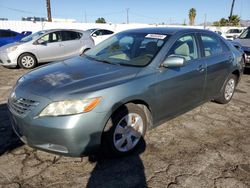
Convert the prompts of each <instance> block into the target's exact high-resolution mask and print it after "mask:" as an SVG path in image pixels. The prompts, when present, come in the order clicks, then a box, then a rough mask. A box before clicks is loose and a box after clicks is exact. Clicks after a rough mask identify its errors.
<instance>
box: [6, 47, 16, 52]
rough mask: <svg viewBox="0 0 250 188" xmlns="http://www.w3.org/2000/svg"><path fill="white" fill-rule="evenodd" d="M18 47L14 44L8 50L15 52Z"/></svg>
mask: <svg viewBox="0 0 250 188" xmlns="http://www.w3.org/2000/svg"><path fill="white" fill-rule="evenodd" d="M16 49H17V46H12V47H9V48H7V49H6V51H7V52H13V51H15V50H16Z"/></svg>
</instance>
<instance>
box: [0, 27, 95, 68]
mask: <svg viewBox="0 0 250 188" xmlns="http://www.w3.org/2000/svg"><path fill="white" fill-rule="evenodd" d="M93 46H94V41H93V39H92V38H91V37H90V36H89V35H88V33H86V32H84V31H81V30H69V29H51V30H43V31H39V32H36V33H34V34H32V35H30V36H28V37H25V38H23V39H22V40H21V41H20V42H16V43H12V44H8V45H5V46H3V47H1V48H0V64H1V65H3V66H5V67H16V66H17V65H19V66H20V67H22V68H25V69H31V68H34V67H35V66H36V65H37V64H38V63H42V62H51V61H58V60H64V59H68V58H70V57H73V56H77V55H80V54H82V53H83V52H84V51H86V50H88V49H90V48H92V47H93Z"/></svg>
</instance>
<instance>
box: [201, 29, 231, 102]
mask: <svg viewBox="0 0 250 188" xmlns="http://www.w3.org/2000/svg"><path fill="white" fill-rule="evenodd" d="M200 41H201V46H202V56H203V58H202V59H203V60H204V61H206V63H207V81H206V87H205V92H206V98H211V97H214V96H216V95H218V93H219V91H220V89H221V88H222V86H223V84H224V82H225V80H226V78H227V76H228V74H229V71H230V66H231V63H232V61H233V54H232V53H231V51H230V50H229V49H228V47H227V46H226V45H225V44H224V43H223V41H221V39H220V38H219V37H217V36H215V35H209V34H201V35H200Z"/></svg>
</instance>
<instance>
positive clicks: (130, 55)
mask: <svg viewBox="0 0 250 188" xmlns="http://www.w3.org/2000/svg"><path fill="white" fill-rule="evenodd" d="M169 37H170V35H166V34H155V33H138V32H135V33H132V32H123V33H119V34H116V35H114V36H112V37H110V38H109V39H107V40H105V41H104V42H102V43H100V44H98V45H97V46H96V47H94V48H92V49H90V50H89V51H87V52H86V53H85V56H87V57H88V58H92V59H95V60H97V61H101V62H104V63H111V64H120V65H125V66H146V65H148V64H149V63H150V62H151V60H152V59H153V58H154V57H155V55H156V54H157V53H158V52H159V50H160V49H161V48H162V46H163V45H164V43H165V42H166V41H167V40H168V39H169Z"/></svg>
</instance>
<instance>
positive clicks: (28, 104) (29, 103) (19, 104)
mask: <svg viewBox="0 0 250 188" xmlns="http://www.w3.org/2000/svg"><path fill="white" fill-rule="evenodd" d="M8 104H9V107H10V109H11V111H13V112H14V113H16V114H17V115H19V116H24V115H26V114H27V113H28V112H29V111H30V110H31V109H32V108H34V107H35V106H37V105H38V102H37V101H33V100H30V99H25V98H19V99H16V98H10V99H9V101H8Z"/></svg>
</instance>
